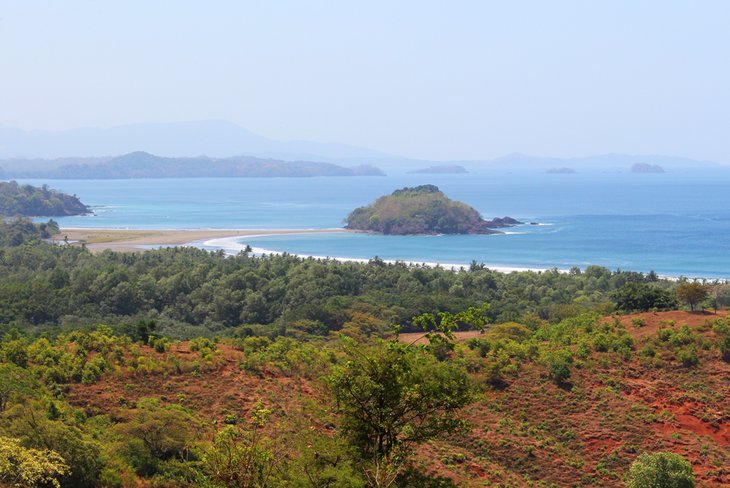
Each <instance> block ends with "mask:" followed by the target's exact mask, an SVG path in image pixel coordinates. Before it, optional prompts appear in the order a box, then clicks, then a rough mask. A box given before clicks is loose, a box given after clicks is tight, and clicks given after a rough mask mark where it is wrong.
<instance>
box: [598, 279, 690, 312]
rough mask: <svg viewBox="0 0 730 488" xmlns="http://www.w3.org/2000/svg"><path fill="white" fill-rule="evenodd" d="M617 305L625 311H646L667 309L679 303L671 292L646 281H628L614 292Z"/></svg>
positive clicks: (613, 295)
mask: <svg viewBox="0 0 730 488" xmlns="http://www.w3.org/2000/svg"><path fill="white" fill-rule="evenodd" d="M612 297H613V299H614V300H615V301H616V307H617V308H618V309H619V310H623V311H625V312H634V311H641V312H646V311H648V310H651V309H652V308H658V309H665V308H672V307H675V306H676V305H677V301H676V300H675V299H674V297H673V296H672V295H671V294H670V293H669V292H666V291H664V290H662V289H660V288H657V287H656V286H652V285H648V284H646V283H627V284H625V285H624V286H622V287H621V288H619V289H618V290H616V291H615V292H613V294H612Z"/></svg>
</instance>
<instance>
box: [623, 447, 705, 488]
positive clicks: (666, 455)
mask: <svg viewBox="0 0 730 488" xmlns="http://www.w3.org/2000/svg"><path fill="white" fill-rule="evenodd" d="M626 486H627V487H628V488H692V487H693V486H695V476H694V473H693V472H692V465H691V464H690V463H689V462H688V461H687V460H686V459H684V458H683V457H682V456H680V455H679V454H674V453H672V452H657V453H654V454H648V453H644V454H642V455H641V456H639V457H638V458H637V459H636V461H635V462H634V464H632V465H631V469H630V470H629V474H628V477H627V479H626Z"/></svg>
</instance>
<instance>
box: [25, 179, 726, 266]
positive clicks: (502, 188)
mask: <svg viewBox="0 0 730 488" xmlns="http://www.w3.org/2000/svg"><path fill="white" fill-rule="evenodd" d="M21 182H22V183H30V184H34V185H40V184H44V183H45V184H48V185H49V186H50V187H52V188H56V189H59V190H62V191H65V192H68V193H72V194H76V195H77V196H79V198H81V200H82V201H83V202H84V203H86V204H87V205H91V206H93V208H94V215H93V216H79V217H64V218H58V219H56V220H58V222H59V223H60V224H61V226H62V227H64V226H65V227H92V228H132V229H153V228H154V229H157V228H159V229H315V228H316V229H322V228H337V227H342V226H343V221H344V219H345V218H346V216H347V214H348V213H349V212H350V211H351V210H352V209H354V208H356V207H358V206H362V205H366V204H368V203H370V202H371V201H373V200H374V199H375V198H377V197H378V196H381V195H384V194H389V193H391V192H392V191H393V190H395V189H398V188H402V187H405V186H414V185H420V184H435V185H438V186H439V188H440V189H441V190H443V191H444V192H445V193H446V194H447V195H448V196H449V197H451V198H454V199H457V200H461V201H463V202H465V203H467V204H469V205H472V206H473V207H475V208H476V209H477V210H478V211H480V212H481V213H482V215H483V216H484V217H485V218H487V219H491V218H492V217H497V216H500V217H501V216H505V215H509V216H511V217H515V218H517V219H519V220H521V221H524V222H526V225H521V226H517V227H514V228H511V229H507V231H508V232H507V233H506V234H504V235H469V236H378V235H367V234H359V233H357V234H356V233H325V234H294V235H277V236H260V237H248V238H246V240H245V241H243V240H239V241H238V242H232V241H224V242H223V244H222V245H223V247H227V248H229V249H230V250H236V249H237V248H238V247H239V246H240V245H241V244H249V245H251V246H252V247H254V248H260V249H263V250H268V251H276V252H289V253H293V254H300V255H308V256H323V257H324V256H327V257H337V258H356V259H370V258H373V257H375V256H378V257H380V258H382V259H386V260H404V261H411V262H427V263H440V264H443V265H466V266H468V265H469V263H471V262H473V261H476V262H481V263H485V264H486V265H488V266H490V265H491V266H494V267H506V268H531V269H545V268H553V267H556V268H559V269H568V268H571V267H573V266H578V267H581V268H585V267H586V266H588V265H591V264H596V265H601V266H605V267H608V268H609V269H612V270H615V269H622V270H635V271H642V272H649V271H652V270H653V271H656V272H657V273H659V274H661V275H666V276H688V277H707V278H723V279H725V278H730V206H729V205H728V201H730V200H729V198H728V193H729V192H730V168H717V169H709V170H708V169H703V170H702V171H701V172H700V171H697V172H692V171H686V172H670V173H661V174H631V173H628V172H613V173H611V172H606V173H576V174H557V175H556V174H544V173H539V172H536V171H535V172H527V171H525V172H517V171H515V172H507V171H501V172H495V171H487V170H484V171H482V172H476V173H468V174H458V175H427V174H392V175H389V176H385V177H322V178H271V179H268V178H267V179H263V178H258V179H257V178H232V179H223V178H196V179H145V180H43V181H40V180H22V181H21ZM533 224H534V225H533ZM226 242H228V244H230V245H226ZM211 244H214V245H212V246H210V248H215V247H217V246H221V243H220V242H218V243H211ZM202 245H203V244H202V243H201V246H202Z"/></svg>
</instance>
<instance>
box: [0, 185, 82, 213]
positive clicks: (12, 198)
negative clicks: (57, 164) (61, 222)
mask: <svg viewBox="0 0 730 488" xmlns="http://www.w3.org/2000/svg"><path fill="white" fill-rule="evenodd" d="M90 212H91V210H90V209H89V207H87V206H86V205H84V204H83V203H81V201H80V200H79V199H78V198H77V197H76V196H75V195H69V194H67V193H63V192H60V191H57V190H52V189H50V188H48V187H47V186H46V185H43V186H41V187H37V186H32V185H19V184H18V183H17V182H15V181H9V182H0V215H3V216H23V217H65V216H69V215H83V214H87V213H90Z"/></svg>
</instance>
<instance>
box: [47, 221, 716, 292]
mask: <svg viewBox="0 0 730 488" xmlns="http://www.w3.org/2000/svg"><path fill="white" fill-rule="evenodd" d="M344 232H349V233H358V232H361V231H357V230H351V229H345V228H331V229H120V228H92V227H73V228H71V227H69V228H62V229H61V230H60V232H59V234H58V235H56V236H53V237H52V238H51V241H53V242H55V243H57V244H61V243H63V242H65V238H66V237H67V238H68V242H69V243H70V244H72V245H80V244H82V243H83V244H84V245H86V248H87V249H88V250H89V251H91V252H92V253H97V252H102V251H105V250H110V251H114V252H144V251H147V250H150V249H156V248H159V247H174V246H190V247H198V248H201V249H206V250H218V249H220V250H223V251H224V252H226V253H227V254H229V255H235V254H238V253H239V252H240V251H243V250H244V249H245V248H246V244H241V243H240V242H238V241H239V240H240V239H241V238H245V237H265V236H272V235H295V234H328V233H344ZM251 248H252V253H253V254H254V255H263V254H268V255H271V254H274V255H279V254H284V253H285V252H286V251H272V250H269V249H264V248H258V247H254V246H251ZM286 253H287V254H290V255H292V256H297V257H300V258H314V259H330V260H333V261H338V262H342V263H347V262H350V263H352V262H354V263H367V262H369V261H370V260H371V258H352V257H336V256H316V255H305V254H297V253H291V252H286ZM383 262H384V263H387V264H395V263H403V264H406V265H408V266H425V267H429V268H434V267H440V268H443V269H449V270H452V271H459V270H461V269H469V267H470V266H471V264H466V263H459V264H455V263H438V262H428V261H412V260H404V259H383ZM480 264H483V265H484V267H485V268H488V269H490V270H492V271H497V272H499V273H513V272H518V273H520V272H528V271H531V272H535V273H543V272H546V271H550V270H553V269H557V271H558V272H560V273H568V272H569V270H568V269H560V268H553V267H528V266H510V265H497V264H488V263H480ZM658 277H659V278H660V279H666V280H670V281H679V280H680V278H682V277H681V276H672V275H663V274H659V275H658ZM684 278H687V279H689V280H705V281H709V282H713V281H717V282H728V281H729V279H728V278H714V277H700V276H697V277H688V276H684Z"/></svg>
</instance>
